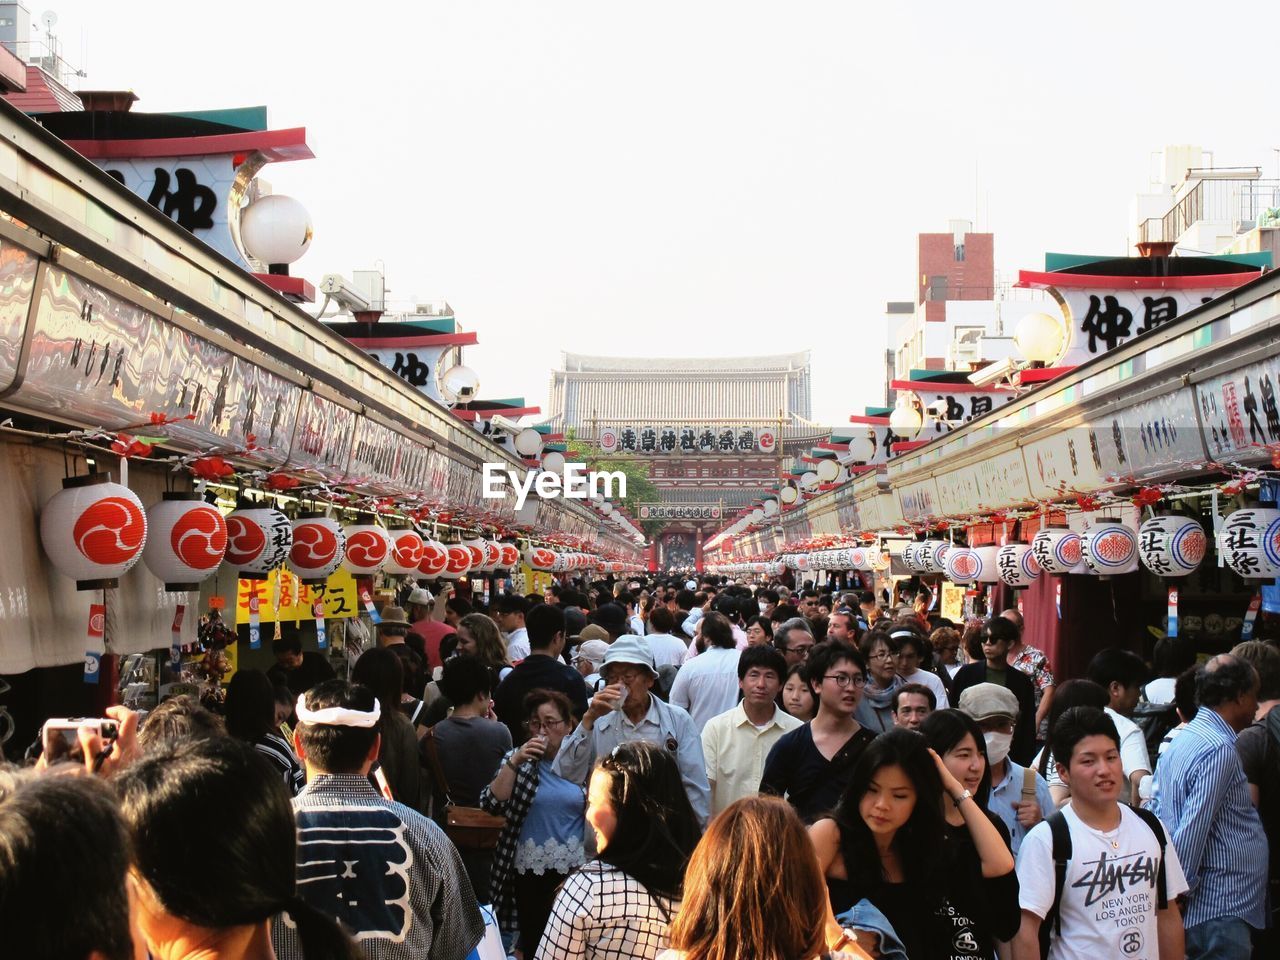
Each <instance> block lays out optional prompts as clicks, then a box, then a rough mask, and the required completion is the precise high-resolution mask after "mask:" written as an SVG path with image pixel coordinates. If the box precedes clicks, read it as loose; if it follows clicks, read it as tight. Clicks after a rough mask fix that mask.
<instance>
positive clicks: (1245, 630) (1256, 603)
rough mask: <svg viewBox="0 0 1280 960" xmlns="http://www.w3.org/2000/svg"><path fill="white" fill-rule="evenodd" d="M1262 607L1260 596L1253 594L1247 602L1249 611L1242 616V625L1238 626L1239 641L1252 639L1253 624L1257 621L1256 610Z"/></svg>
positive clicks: (1259, 594)
mask: <svg viewBox="0 0 1280 960" xmlns="http://www.w3.org/2000/svg"><path fill="white" fill-rule="evenodd" d="M1261 607H1262V594H1261V593H1255V594H1254V595H1253V599H1252V600H1250V601H1249V610H1248V611H1247V612H1246V613H1245V615H1244V623H1242V624H1241V625H1240V639H1241V640H1252V639H1253V624H1254V621H1255V620H1257V619H1258V610H1259V609H1260V608H1261Z"/></svg>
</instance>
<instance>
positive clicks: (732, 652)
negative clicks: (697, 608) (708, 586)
mask: <svg viewBox="0 0 1280 960" xmlns="http://www.w3.org/2000/svg"><path fill="white" fill-rule="evenodd" d="M694 630H695V633H696V634H697V636H698V638H700V639H701V640H702V642H703V644H704V645H705V647H706V649H705V650H704V651H703V652H702V653H700V654H699V655H698V656H696V657H694V658H693V659H692V660H689V661H688V662H687V663H685V665H684V666H682V667H681V668H680V670H679V672H678V673H677V674H676V678H675V682H673V683H672V684H671V691H670V693H669V695H668V701H669V702H670V703H673V704H675V705H676V706H677V707H682V708H684V709H685V710H687V711H689V716H691V717H692V718H693V723H694V726H695V727H697V729H698V732H699V733H701V732H702V728H703V727H705V726H706V725H707V721H709V720H710V719H711V718H712V717H715V716H718V715H719V714H721V713H724V712H725V711H726V710H728V709H730V708H731V707H732V706H733V705H734V703H736V702H737V699H738V658H739V656H740V655H741V651H740V650H738V646H737V643H736V642H735V641H734V637H733V627H732V624H731V623H730V622H729V620H728V618H726V617H725V616H724V614H722V613H716V612H715V611H712V612H711V613H708V614H707V615H706V616H704V617H703V618H702V619H701V620H699V621H698V625H697V627H695V628H694Z"/></svg>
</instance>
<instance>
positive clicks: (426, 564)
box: [416, 540, 471, 580]
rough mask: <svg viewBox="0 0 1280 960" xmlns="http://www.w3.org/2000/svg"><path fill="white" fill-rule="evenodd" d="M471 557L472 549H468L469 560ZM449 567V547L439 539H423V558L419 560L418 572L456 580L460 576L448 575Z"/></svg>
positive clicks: (421, 574) (423, 574)
mask: <svg viewBox="0 0 1280 960" xmlns="http://www.w3.org/2000/svg"><path fill="white" fill-rule="evenodd" d="M470 559H471V551H470V550H468V551H467V560H468V561H469V560H470ZM448 569H449V548H448V547H446V546H445V545H444V544H443V543H441V542H440V541H439V540H424V541H422V559H421V560H420V561H418V569H417V571H416V573H417V574H418V575H419V576H423V577H443V578H444V579H446V580H456V579H458V577H461V576H462V574H458V577H449V576H446V572H447V570H448Z"/></svg>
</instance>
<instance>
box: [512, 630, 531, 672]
mask: <svg viewBox="0 0 1280 960" xmlns="http://www.w3.org/2000/svg"><path fill="white" fill-rule="evenodd" d="M528 655H529V631H528V630H526V629H525V628H524V627H520V628H519V629H517V630H512V631H511V632H510V633H508V634H507V659H508V660H510V661H511V662H512V663H516V662H518V661H520V660H523V659H524V658H525V657H527V656H528Z"/></svg>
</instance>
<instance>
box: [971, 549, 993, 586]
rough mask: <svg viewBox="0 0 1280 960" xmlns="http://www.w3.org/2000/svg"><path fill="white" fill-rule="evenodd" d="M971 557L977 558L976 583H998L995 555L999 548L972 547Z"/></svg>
mask: <svg viewBox="0 0 1280 960" xmlns="http://www.w3.org/2000/svg"><path fill="white" fill-rule="evenodd" d="M970 549H972V550H973V555H974V556H975V557H977V558H978V576H977V578H976V580H977V582H978V583H999V582H1000V565H999V563H998V562H997V559H998V558H997V555H998V554H999V553H1000V548H999V547H996V546H987V547H972V548H970Z"/></svg>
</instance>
